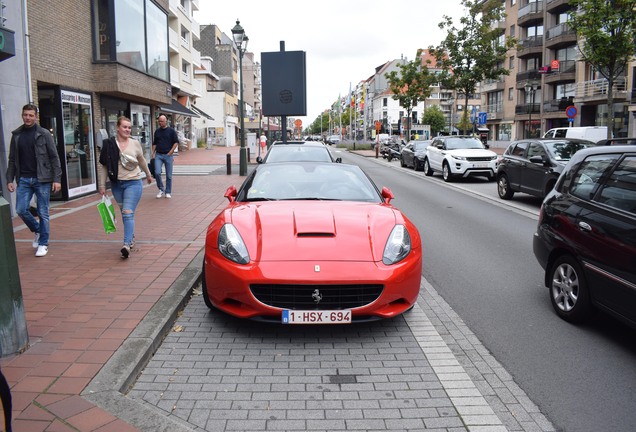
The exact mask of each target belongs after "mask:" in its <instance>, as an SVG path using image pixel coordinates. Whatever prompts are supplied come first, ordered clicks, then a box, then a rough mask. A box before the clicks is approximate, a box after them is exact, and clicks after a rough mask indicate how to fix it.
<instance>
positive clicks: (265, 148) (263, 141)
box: [260, 132, 267, 153]
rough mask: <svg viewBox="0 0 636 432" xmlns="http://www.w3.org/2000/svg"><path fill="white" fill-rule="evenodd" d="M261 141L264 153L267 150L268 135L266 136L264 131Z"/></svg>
mask: <svg viewBox="0 0 636 432" xmlns="http://www.w3.org/2000/svg"><path fill="white" fill-rule="evenodd" d="M260 142H261V151H262V152H263V153H264V152H265V150H267V137H266V136H265V133H264V132H262V133H261V138H260Z"/></svg>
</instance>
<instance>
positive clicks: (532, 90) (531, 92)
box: [525, 82, 537, 138]
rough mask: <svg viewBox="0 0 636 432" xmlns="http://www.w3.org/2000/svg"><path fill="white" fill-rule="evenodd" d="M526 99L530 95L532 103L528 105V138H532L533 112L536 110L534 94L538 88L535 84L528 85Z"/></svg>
mask: <svg viewBox="0 0 636 432" xmlns="http://www.w3.org/2000/svg"><path fill="white" fill-rule="evenodd" d="M525 89H526V99H527V96H528V95H530V103H529V104H528V135H527V136H526V138H530V129H531V128H532V110H533V109H534V94H535V92H536V91H537V87H536V85H535V84H534V83H530V82H528V83H526V86H525Z"/></svg>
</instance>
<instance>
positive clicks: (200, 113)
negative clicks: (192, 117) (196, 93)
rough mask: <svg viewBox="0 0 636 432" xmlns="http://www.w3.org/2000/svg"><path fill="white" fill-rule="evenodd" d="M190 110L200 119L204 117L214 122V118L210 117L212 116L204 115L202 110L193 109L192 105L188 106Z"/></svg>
mask: <svg viewBox="0 0 636 432" xmlns="http://www.w3.org/2000/svg"><path fill="white" fill-rule="evenodd" d="M190 109H191V110H192V111H194V112H195V113H196V114H199V116H201V117H205V118H206V119H208V120H214V117H212V116H211V115H209V114H206V113H205V112H203V110H201V109H199V108H197V107H195V106H194V105H190Z"/></svg>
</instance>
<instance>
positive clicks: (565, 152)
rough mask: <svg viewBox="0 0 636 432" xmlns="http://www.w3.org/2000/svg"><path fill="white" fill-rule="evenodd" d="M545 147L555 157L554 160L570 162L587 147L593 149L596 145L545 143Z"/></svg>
mask: <svg viewBox="0 0 636 432" xmlns="http://www.w3.org/2000/svg"><path fill="white" fill-rule="evenodd" d="M545 146H546V148H547V149H548V151H549V152H550V153H551V154H552V156H554V159H556V160H558V161H569V160H570V159H571V158H572V156H573V155H574V153H576V152H577V151H579V150H581V149H584V148H587V147H593V146H594V144H593V143H586V142H578V141H548V142H546V143H545Z"/></svg>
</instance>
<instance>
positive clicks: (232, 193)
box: [223, 186, 237, 203]
mask: <svg viewBox="0 0 636 432" xmlns="http://www.w3.org/2000/svg"><path fill="white" fill-rule="evenodd" d="M236 195H237V191H236V187H234V186H230V187H229V188H227V189H226V191H225V194H224V195H223V196H224V197H225V198H227V200H228V201H229V202H231V203H233V202H234V201H236Z"/></svg>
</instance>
